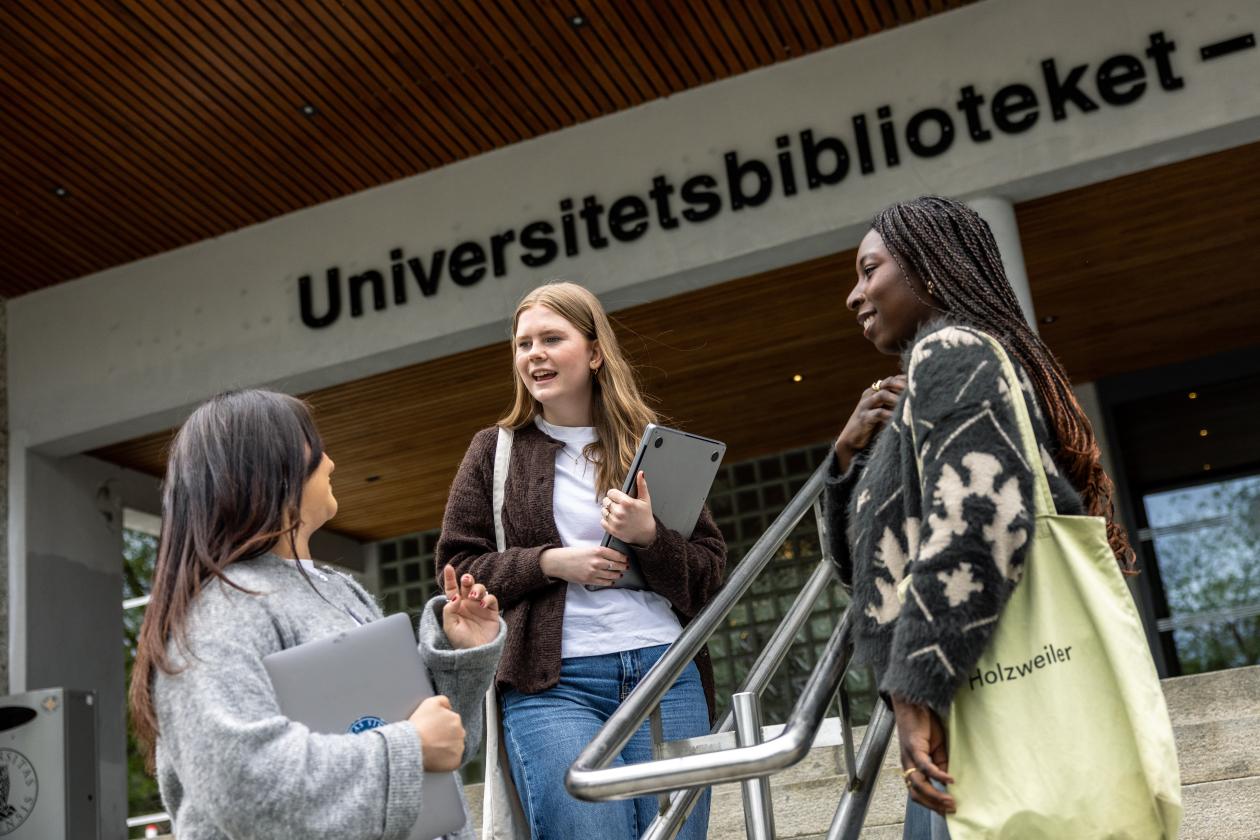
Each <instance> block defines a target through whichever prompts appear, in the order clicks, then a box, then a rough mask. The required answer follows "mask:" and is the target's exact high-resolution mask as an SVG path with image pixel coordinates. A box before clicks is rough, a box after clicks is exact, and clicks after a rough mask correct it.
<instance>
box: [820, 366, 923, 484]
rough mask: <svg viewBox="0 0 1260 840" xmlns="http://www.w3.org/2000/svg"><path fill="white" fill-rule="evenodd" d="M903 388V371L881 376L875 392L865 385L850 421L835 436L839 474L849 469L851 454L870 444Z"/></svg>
mask: <svg viewBox="0 0 1260 840" xmlns="http://www.w3.org/2000/svg"><path fill="white" fill-rule="evenodd" d="M904 390H906V377H905V374H901V373H899V374H897V375H896V376H890V377H888V378H887V379H881V380H880V388H879V390H878V391H876V390H874V389H873V388H867V389H866V390H865V391H863V392H862V396H861V397H860V398H859V399H858V404H857V407H856V408H854V409H853V414H852V415H850V417H849V422H847V423H845V424H844V428H843V429H841V430H840V437H838V438H836V460H837V461H838V462H839V465H840V472H841V473H845V472H847V471H848V469H849V464H850V463H851V462H852V461H853V456H854V455H856V454H857V453H859V452H861V451H862V450H863V449H865V448H866V447H867V446H868V445H869V444H870V442H871V438H873V437H875V435H876V434H877V433H878V432H879V430H880V429H882V428H884V426H886V425H887V424H888V421H889V420H891V419H892V410H893V407H894V406H895V405H896V404H897V398H898V397H899V396H901V392H902V391H904Z"/></svg>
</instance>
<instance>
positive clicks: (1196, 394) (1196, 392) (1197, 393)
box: [1186, 391, 1199, 400]
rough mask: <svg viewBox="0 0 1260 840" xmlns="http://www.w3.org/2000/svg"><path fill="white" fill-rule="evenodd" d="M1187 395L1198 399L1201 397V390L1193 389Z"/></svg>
mask: <svg viewBox="0 0 1260 840" xmlns="http://www.w3.org/2000/svg"><path fill="white" fill-rule="evenodd" d="M1186 396H1187V397H1189V398H1190V399H1192V400H1197V399H1198V398H1199V392H1198V391H1191V392H1190V393H1189V394H1186Z"/></svg>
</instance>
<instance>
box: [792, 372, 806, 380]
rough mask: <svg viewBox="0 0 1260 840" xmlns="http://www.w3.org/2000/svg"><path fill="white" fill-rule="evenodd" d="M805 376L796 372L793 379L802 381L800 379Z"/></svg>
mask: <svg viewBox="0 0 1260 840" xmlns="http://www.w3.org/2000/svg"><path fill="white" fill-rule="evenodd" d="M804 378H805V377H803V376H801V375H800V374H799V373H797V374H794V375H793V376H792V381H793V382H800V381H801V380H802V379H804Z"/></svg>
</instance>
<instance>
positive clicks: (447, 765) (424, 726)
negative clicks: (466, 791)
mask: <svg viewBox="0 0 1260 840" xmlns="http://www.w3.org/2000/svg"><path fill="white" fill-rule="evenodd" d="M408 720H409V721H411V725H412V726H414V727H415V728H416V734H417V735H419V736H420V744H421V752H422V754H423V760H424V769H425V770H427V771H428V772H430V773H440V772H446V771H450V770H458V769H459V762H460V759H462V758H463V757H464V723H463V721H461V720H460V718H459V713H458V712H456V711H455V710H454V709H452V708H451V701H450V700H448V699H447V698H446V695H445V694H439V695H437V696H435V697H430V698H428V699H427V700H425V701H424V702H422V703H421V704H420V705H419V706H417V707H416V710H415V711H414V712H412V713H411V717H409V718H408Z"/></svg>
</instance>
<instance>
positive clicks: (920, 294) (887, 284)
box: [845, 229, 935, 355]
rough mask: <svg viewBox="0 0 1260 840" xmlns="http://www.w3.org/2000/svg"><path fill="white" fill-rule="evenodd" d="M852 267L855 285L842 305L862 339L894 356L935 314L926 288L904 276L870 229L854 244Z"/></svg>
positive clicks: (880, 240) (874, 231)
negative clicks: (853, 316)
mask: <svg viewBox="0 0 1260 840" xmlns="http://www.w3.org/2000/svg"><path fill="white" fill-rule="evenodd" d="M856 267H857V285H855V286H854V287H853V291H851V292H849V297H848V299H847V300H846V301H845V303H846V305H847V306H848V307H849V308H850V309H852V310H853V311H854V312H856V313H857V320H858V326H860V327H861V328H862V335H863V337H865V338H866V340H867V341H869V342H871V343H872V344H874V345H875V349H877V350H879V352H881V353H887V354H889V355H896V354H897V353H900V352H901V351H902V349H903V348H904V347H905V345H907V344H909V343H910V341H912V340H913V339H914V336H915V333H916V332H918V329H919V326H920V325H921V324H923V322H925V321H926V320H928V319H929V318H930V317H932V314H933V313H934V311H935V310H933V309H932V307H931V306H930V305H929V304H928V303H927V301H929V300H931V298H930V297H929V295H928V292H927V289H925V288H923V286H922V283H920V282H919V280H918V278H916V277H907V276H906V274H905V272H903V271H902V270H901V266H900V265H898V264H897V261H896V260H895V259H893V255H892V254H891V253H890V252H889V250H888V246H887V245H885V244H884V238H883V237H882V236H880V235H879V231H877V230H874V229H871V230H870V231H868V232H867V234H866V236H864V237H862V244H860V245H858V250H857V266H856Z"/></svg>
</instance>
